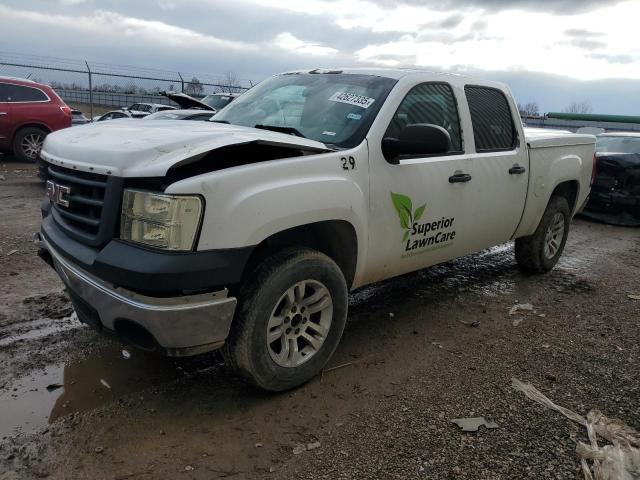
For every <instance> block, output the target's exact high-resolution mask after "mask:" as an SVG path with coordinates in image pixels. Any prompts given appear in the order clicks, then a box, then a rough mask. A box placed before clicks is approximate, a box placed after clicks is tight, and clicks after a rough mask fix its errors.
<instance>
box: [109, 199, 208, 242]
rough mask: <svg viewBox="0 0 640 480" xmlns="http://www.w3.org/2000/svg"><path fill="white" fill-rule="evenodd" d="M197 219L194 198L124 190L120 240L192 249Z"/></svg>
mask: <svg viewBox="0 0 640 480" xmlns="http://www.w3.org/2000/svg"><path fill="white" fill-rule="evenodd" d="M201 216H202V199H201V198H200V197H198V196H195V195H164V194H160V193H152V192H144V191H140V190H125V191H124V196H123V199H122V216H121V220H120V238H121V239H122V240H128V241H130V242H136V243H142V244H144V245H149V246H150V247H156V248H163V249H166V250H192V249H193V247H194V243H195V241H196V235H197V233H198V225H199V224H200V218H201Z"/></svg>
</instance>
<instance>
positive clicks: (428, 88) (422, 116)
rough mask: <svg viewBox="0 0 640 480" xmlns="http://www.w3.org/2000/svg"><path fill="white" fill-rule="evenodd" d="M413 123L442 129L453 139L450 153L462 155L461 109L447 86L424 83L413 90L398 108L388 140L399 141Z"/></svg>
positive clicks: (388, 131) (388, 133)
mask: <svg viewBox="0 0 640 480" xmlns="http://www.w3.org/2000/svg"><path fill="white" fill-rule="evenodd" d="M413 123H430V124H432V125H438V126H440V127H443V128H444V129H445V130H446V131H447V132H449V135H450V136H451V150H450V152H451V153H454V152H462V151H463V150H462V135H461V134H460V118H459V117H458V107H457V105H456V99H455V96H454V95H453V90H451V87H450V86H449V85H448V84H446V83H423V84H421V85H417V86H415V87H413V88H412V89H411V91H410V92H409V93H407V96H406V97H404V100H402V103H401V104H400V106H399V107H398V110H397V111H396V113H395V115H394V116H393V119H392V120H391V123H390V124H389V128H387V132H386V133H385V137H391V138H398V136H399V135H400V130H402V129H403V128H404V127H405V126H406V125H410V124H413Z"/></svg>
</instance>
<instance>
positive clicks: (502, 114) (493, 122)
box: [464, 86, 517, 152]
mask: <svg viewBox="0 0 640 480" xmlns="http://www.w3.org/2000/svg"><path fill="white" fill-rule="evenodd" d="M464 91H465V93H466V95H467V102H468V103H469V111H470V113H471V123H472V124H473V136H474V138H475V140H476V151H477V152H494V151H498V150H512V149H514V148H515V147H516V143H517V134H516V129H515V126H514V124H513V117H512V116H511V110H510V109H509V102H508V101H507V97H505V96H504V93H502V92H501V91H500V90H496V89H495V88H489V87H476V86H466V87H465V88H464Z"/></svg>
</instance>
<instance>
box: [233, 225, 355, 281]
mask: <svg viewBox="0 0 640 480" xmlns="http://www.w3.org/2000/svg"><path fill="white" fill-rule="evenodd" d="M293 246H296V247H307V248H311V249H313V250H317V251H319V252H322V253H324V254H325V255H327V256H328V257H329V258H331V259H332V260H333V261H334V262H336V264H337V265H338V267H339V268H340V270H341V271H342V274H343V275H344V277H345V281H346V283H347V286H348V287H351V286H352V285H353V282H354V279H355V274H356V265H357V259H358V238H357V234H356V229H355V228H354V226H353V225H352V224H351V223H349V222H348V221H346V220H324V221H319V222H314V223H309V224H305V225H299V226H296V227H292V228H289V229H286V230H283V231H281V232H278V233H275V234H273V235H271V236H269V237H267V238H265V239H264V240H263V241H261V242H260V243H259V244H258V245H257V246H256V248H255V249H254V251H253V253H252V254H251V256H250V257H249V259H248V260H247V263H246V265H245V267H244V269H243V273H242V281H244V280H245V279H246V278H247V276H248V275H250V274H251V273H252V272H253V270H255V268H256V267H257V266H258V265H259V264H260V262H261V261H262V260H264V259H265V258H267V257H268V256H269V255H272V254H273V253H275V252H277V251H280V250H282V249H284V248H287V247H293Z"/></svg>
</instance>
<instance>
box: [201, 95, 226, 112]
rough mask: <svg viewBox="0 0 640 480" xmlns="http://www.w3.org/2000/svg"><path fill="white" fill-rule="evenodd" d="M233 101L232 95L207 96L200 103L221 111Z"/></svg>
mask: <svg viewBox="0 0 640 480" xmlns="http://www.w3.org/2000/svg"><path fill="white" fill-rule="evenodd" d="M231 100H233V97H232V96H231V95H207V96H206V97H204V98H203V99H202V100H200V101H201V102H202V103H205V104H207V105H209V106H210V107H212V108H215V109H216V110H221V109H223V108H224V107H225V106H226V105H227V104H228V103H229V102H230V101H231Z"/></svg>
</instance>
